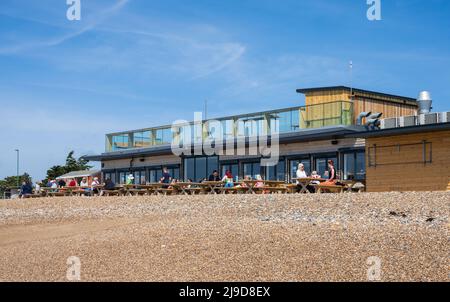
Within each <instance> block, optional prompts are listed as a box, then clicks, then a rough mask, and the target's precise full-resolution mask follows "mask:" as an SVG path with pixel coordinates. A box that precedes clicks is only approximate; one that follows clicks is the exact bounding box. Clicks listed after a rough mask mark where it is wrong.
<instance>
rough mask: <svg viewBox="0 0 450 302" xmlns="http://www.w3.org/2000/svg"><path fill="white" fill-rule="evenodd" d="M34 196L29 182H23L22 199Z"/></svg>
mask: <svg viewBox="0 0 450 302" xmlns="http://www.w3.org/2000/svg"><path fill="white" fill-rule="evenodd" d="M31 194H33V187H32V186H31V184H30V183H29V182H28V181H24V182H22V186H21V187H20V197H22V198H24V197H26V196H27V195H31Z"/></svg>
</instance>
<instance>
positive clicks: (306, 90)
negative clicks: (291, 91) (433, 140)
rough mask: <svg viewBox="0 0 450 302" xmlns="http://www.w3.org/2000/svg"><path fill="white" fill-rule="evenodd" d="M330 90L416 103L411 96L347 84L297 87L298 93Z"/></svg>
mask: <svg viewBox="0 0 450 302" xmlns="http://www.w3.org/2000/svg"><path fill="white" fill-rule="evenodd" d="M332 90H345V91H348V92H350V91H353V93H368V94H374V95H378V96H380V97H387V98H396V99H399V100H403V101H406V102H408V103H413V104H411V105H417V100H416V99H415V98H411V97H405V96H400V95H395V94H388V93H382V92H377V91H371V90H365V89H359V88H350V87H348V86H328V87H313V88H300V89H297V92H298V93H302V94H308V93H311V92H321V91H332Z"/></svg>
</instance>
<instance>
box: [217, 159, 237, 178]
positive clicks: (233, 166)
mask: <svg viewBox="0 0 450 302" xmlns="http://www.w3.org/2000/svg"><path fill="white" fill-rule="evenodd" d="M220 170H221V172H222V173H221V174H220V176H221V177H223V176H224V175H225V173H226V172H227V171H230V172H231V174H232V175H233V177H234V178H235V179H236V176H238V177H239V163H237V162H236V163H224V164H222V166H221V169H220Z"/></svg>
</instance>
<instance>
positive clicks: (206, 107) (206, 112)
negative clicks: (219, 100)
mask: <svg viewBox="0 0 450 302" xmlns="http://www.w3.org/2000/svg"><path fill="white" fill-rule="evenodd" d="M207 119H208V100H205V121H206V120H207Z"/></svg>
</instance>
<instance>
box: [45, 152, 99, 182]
mask: <svg viewBox="0 0 450 302" xmlns="http://www.w3.org/2000/svg"><path fill="white" fill-rule="evenodd" d="M74 153H75V152H74V151H70V152H69V154H68V155H67V157H66V164H65V165H64V166H61V165H57V166H53V167H51V168H50V169H48V170H47V177H46V178H45V180H43V183H44V185H46V184H47V183H48V181H49V180H51V179H56V178H57V177H59V176H61V175H64V174H67V173H70V172H73V171H84V170H89V169H91V168H92V166H89V165H88V161H87V160H84V159H82V158H79V159H75V157H74Z"/></svg>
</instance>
